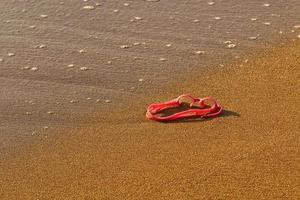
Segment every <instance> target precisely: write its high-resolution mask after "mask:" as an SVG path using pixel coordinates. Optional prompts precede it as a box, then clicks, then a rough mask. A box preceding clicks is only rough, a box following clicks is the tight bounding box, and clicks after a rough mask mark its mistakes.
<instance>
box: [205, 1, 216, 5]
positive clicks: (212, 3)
mask: <svg viewBox="0 0 300 200" xmlns="http://www.w3.org/2000/svg"><path fill="white" fill-rule="evenodd" d="M207 4H208V5H210V6H212V5H215V2H213V1H209V2H207Z"/></svg>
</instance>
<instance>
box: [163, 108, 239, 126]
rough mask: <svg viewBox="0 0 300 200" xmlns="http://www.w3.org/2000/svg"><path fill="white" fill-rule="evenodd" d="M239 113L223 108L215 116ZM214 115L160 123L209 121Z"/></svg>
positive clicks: (237, 114) (228, 115) (231, 115)
mask: <svg viewBox="0 0 300 200" xmlns="http://www.w3.org/2000/svg"><path fill="white" fill-rule="evenodd" d="M240 116H241V115H240V114H239V113H237V112H234V111H231V110H223V112H222V113H221V114H220V115H219V116H217V117H240ZM214 118H216V117H212V118H201V117H191V118H186V119H179V120H176V121H167V122H162V123H191V122H194V123H195V122H203V121H209V120H213V119H214Z"/></svg>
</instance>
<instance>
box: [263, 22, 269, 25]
mask: <svg viewBox="0 0 300 200" xmlns="http://www.w3.org/2000/svg"><path fill="white" fill-rule="evenodd" d="M263 24H264V25H267V26H270V25H271V23H270V22H264V23H263Z"/></svg>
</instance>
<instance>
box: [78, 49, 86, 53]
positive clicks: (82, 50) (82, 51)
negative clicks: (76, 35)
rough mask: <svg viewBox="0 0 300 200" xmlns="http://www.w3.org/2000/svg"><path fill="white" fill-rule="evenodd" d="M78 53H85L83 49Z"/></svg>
mask: <svg viewBox="0 0 300 200" xmlns="http://www.w3.org/2000/svg"><path fill="white" fill-rule="evenodd" d="M78 52H79V53H85V52H86V51H85V50H84V49H80V50H79V51H78Z"/></svg>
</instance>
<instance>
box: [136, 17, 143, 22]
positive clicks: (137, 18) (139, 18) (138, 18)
mask: <svg viewBox="0 0 300 200" xmlns="http://www.w3.org/2000/svg"><path fill="white" fill-rule="evenodd" d="M134 19H135V20H138V21H140V20H142V19H143V18H141V17H134Z"/></svg>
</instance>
